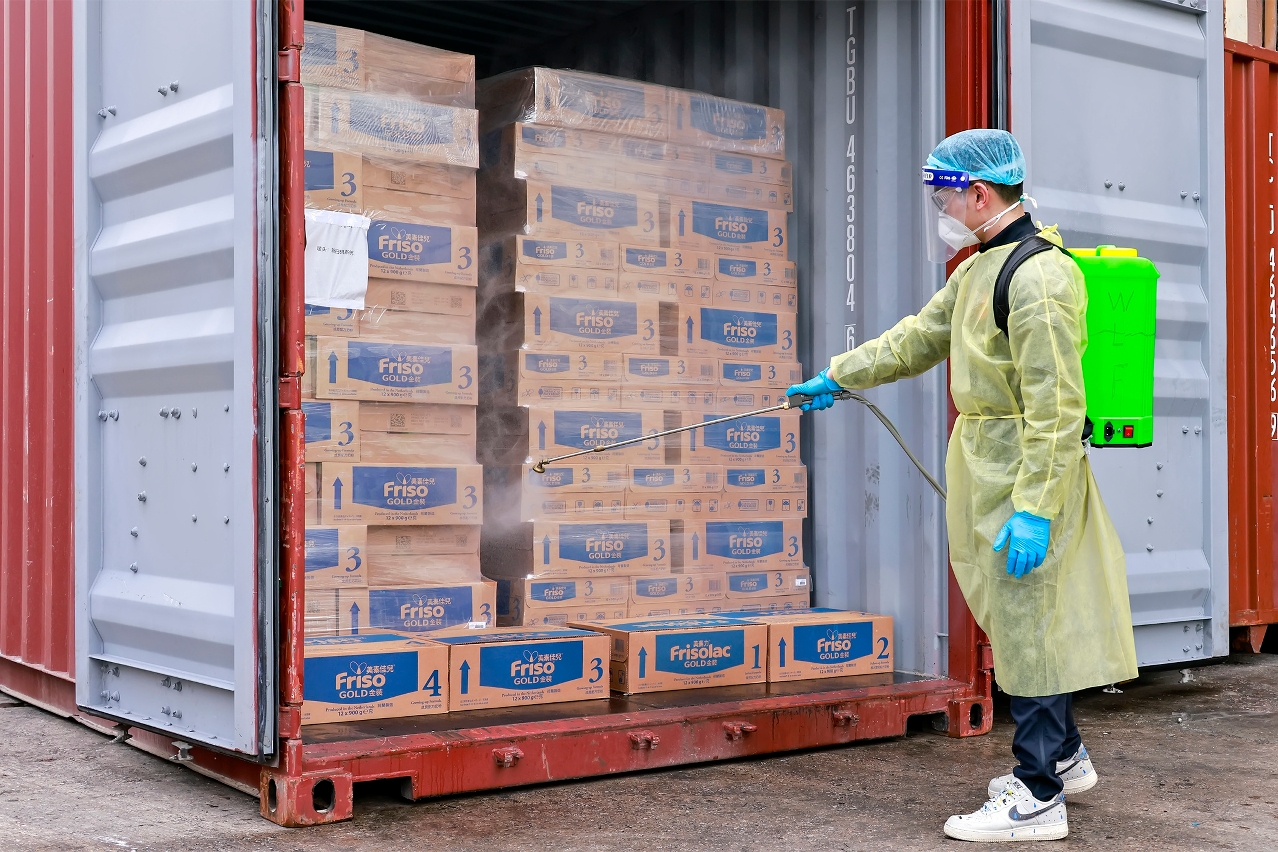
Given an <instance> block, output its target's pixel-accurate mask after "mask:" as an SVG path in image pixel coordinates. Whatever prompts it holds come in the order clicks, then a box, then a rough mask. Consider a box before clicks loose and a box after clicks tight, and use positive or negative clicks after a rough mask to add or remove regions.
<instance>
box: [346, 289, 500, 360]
mask: <svg viewBox="0 0 1278 852" xmlns="http://www.w3.org/2000/svg"><path fill="white" fill-rule="evenodd" d="M458 289H463V288H458ZM359 338H360V340H366V341H370V342H373V343H425V344H430V345H436V346H438V345H450V346H467V345H469V346H473V345H474V344H475V320H474V318H473V317H455V316H449V315H447V314H424V313H420V312H417V311H389V310H386V309H385V308H380V307H378V308H369V309H368V310H365V311H363V312H362V313H361V314H360V321H359Z"/></svg>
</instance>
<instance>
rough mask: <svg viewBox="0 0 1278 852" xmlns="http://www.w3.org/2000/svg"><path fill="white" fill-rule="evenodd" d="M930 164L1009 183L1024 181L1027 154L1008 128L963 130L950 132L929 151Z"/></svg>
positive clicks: (928, 161)
mask: <svg viewBox="0 0 1278 852" xmlns="http://www.w3.org/2000/svg"><path fill="white" fill-rule="evenodd" d="M927 166H928V168H930V169H947V170H949V171H956V172H967V173H968V174H969V175H971V176H972V178H973V179H974V180H987V181H989V182H990V183H1001V184H1006V185H1007V186H1015V185H1016V184H1018V183H1024V181H1025V155H1024V154H1022V153H1021V146H1020V145H1019V144H1018V143H1017V141H1016V137H1015V136H1013V135H1012V134H1010V133H1008V132H1007V131H1006V130H964V131H963V132H961V133H955V134H954V135H953V136H947V137H945V138H944V139H942V140H941V144H940V145H937V146H936V150H934V151H933V152H932V153H931V154H929V155H928V158H927Z"/></svg>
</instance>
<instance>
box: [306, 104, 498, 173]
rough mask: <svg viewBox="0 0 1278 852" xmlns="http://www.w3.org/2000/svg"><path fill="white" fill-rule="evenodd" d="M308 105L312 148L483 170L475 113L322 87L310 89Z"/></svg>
mask: <svg viewBox="0 0 1278 852" xmlns="http://www.w3.org/2000/svg"><path fill="white" fill-rule="evenodd" d="M305 104H306V108H305V127H306V145H307V147H317V148H323V149H328V150H337V151H346V152H348V153H352V154H398V155H402V156H403V157H404V158H408V159H414V160H420V161H422V162H428V163H445V164H448V165H453V166H468V167H470V168H478V167H479V144H478V122H479V117H478V114H477V113H476V112H475V110H473V109H462V108H459V107H446V106H438V105H435V104H426V103H418V102H416V101H410V100H404V99H401V98H392V97H389V96H386V95H377V94H372V93H368V92H348V91H345V90H342V89H329V88H324V87H321V86H308V87H306V99H305Z"/></svg>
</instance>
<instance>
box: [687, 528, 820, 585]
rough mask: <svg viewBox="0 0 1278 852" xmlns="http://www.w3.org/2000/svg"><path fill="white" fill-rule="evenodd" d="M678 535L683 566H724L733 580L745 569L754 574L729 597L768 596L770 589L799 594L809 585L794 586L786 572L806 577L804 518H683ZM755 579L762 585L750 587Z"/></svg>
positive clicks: (717, 568)
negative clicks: (703, 519)
mask: <svg viewBox="0 0 1278 852" xmlns="http://www.w3.org/2000/svg"><path fill="white" fill-rule="evenodd" d="M678 536H679V537H680V538H681V540H682V561H681V563H680V568H681V569H682V570H684V571H726V572H728V575H729V581H730V585H731V583H732V582H737V581H733V580H732V578H733V577H735V576H738V575H741V574H742V573H743V572H744V573H748V574H750V577H749V578H746V579H741V580H740V581H739V582H737V585H738V586H739V587H740V588H731V589H730V594H729V595H728V596H729V597H743V596H748V595H753V594H757V595H759V596H760V597H765V596H767V593H769V592H771V594H773V595H785V594H795V593H797V592H799V591H801V590H802V589H805V588H806V584H805V585H804V586H803V587H799V586H795V585H793V583H792V580H793V579H794V578H793V577H792V576H790V574H787V573H786V572H799V573H802V574H803V575H804V576H805V577H806V576H807V569H806V568H805V567H804V564H803V522H802V521H800V520H790V521H775V520H770V519H766V518H760V519H757V520H756V519H750V520H745V521H732V520H726V521H725V520H711V521H684V522H683V525H682V531H681V532H680V533H679V534H678ZM769 572H771V573H769ZM772 574H775V576H772ZM760 578H762V579H760ZM774 580H775V581H776V582H775V584H774V583H773V581H774ZM751 583H754V584H755V585H756V586H760V588H753V587H751V585H750V584H751Z"/></svg>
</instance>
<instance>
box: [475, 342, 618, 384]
mask: <svg viewBox="0 0 1278 852" xmlns="http://www.w3.org/2000/svg"><path fill="white" fill-rule="evenodd" d="M496 357H498V358H500V359H502V361H501V366H502V368H503V369H505V370H507V371H509V372H515V373H518V374H519V375H520V376H527V377H529V378H555V377H563V376H566V375H570V376H572V377H573V378H574V379H577V380H580V381H588V382H604V383H616V382H620V381H621V377H622V369H623V367H624V364H625V361H624V356H622V355H617V354H614V353H611V352H549V351H542V350H536V351H528V350H524V351H516V352H507V353H503V354H501V355H499V356H496Z"/></svg>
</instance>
